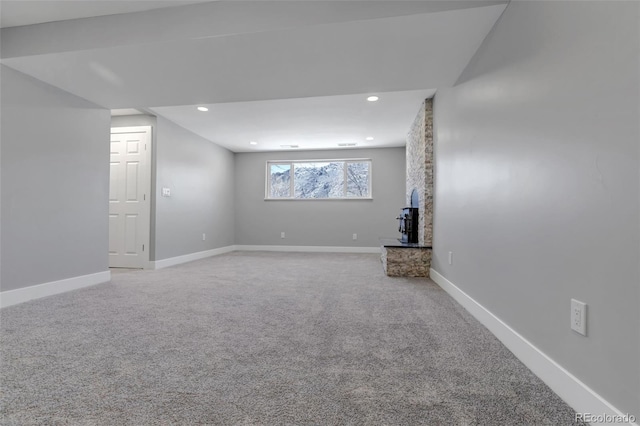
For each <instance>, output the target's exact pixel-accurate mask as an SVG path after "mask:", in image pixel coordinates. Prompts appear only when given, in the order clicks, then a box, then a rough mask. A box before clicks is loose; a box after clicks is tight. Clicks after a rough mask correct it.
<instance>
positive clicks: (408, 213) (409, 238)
mask: <svg viewBox="0 0 640 426" xmlns="http://www.w3.org/2000/svg"><path fill="white" fill-rule="evenodd" d="M396 219H398V231H400V234H401V236H400V238H399V239H400V242H401V243H405V244H418V208H417V207H405V208H403V209H402V211H401V213H400V216H398V217H397V218H396Z"/></svg>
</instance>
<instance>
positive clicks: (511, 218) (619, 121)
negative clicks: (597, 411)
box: [433, 1, 640, 417]
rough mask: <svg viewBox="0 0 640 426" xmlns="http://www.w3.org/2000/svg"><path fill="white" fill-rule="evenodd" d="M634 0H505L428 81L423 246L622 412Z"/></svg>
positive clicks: (633, 265)
mask: <svg viewBox="0 0 640 426" xmlns="http://www.w3.org/2000/svg"><path fill="white" fill-rule="evenodd" d="M638 7H639V6H638V3H636V2H626V3H624V2H539V1H533V2H528V1H515V2H511V3H510V5H509V6H508V7H507V9H506V11H505V13H504V15H503V16H502V18H501V19H500V20H499V21H498V23H497V25H496V27H495V28H494V30H493V31H492V33H491V34H490V35H489V36H488V38H487V39H486V40H485V42H484V44H483V46H482V47H481V48H480V50H479V51H478V53H477V54H476V56H475V57H474V59H473V60H472V61H471V63H470V65H469V66H468V68H467V69H466V70H465V72H464V73H463V75H462V77H461V79H460V81H459V82H458V84H457V85H456V86H455V87H454V88H452V89H447V90H440V91H438V93H437V95H436V100H435V128H436V147H435V149H436V162H435V164H436V178H435V185H436V186H435V218H434V224H435V225H434V226H435V235H434V244H435V250H434V253H433V268H434V269H435V270H437V271H438V272H440V273H441V274H443V275H444V276H445V277H446V278H447V279H449V280H450V281H452V282H453V283H454V284H456V285H457V286H459V287H460V288H461V289H462V290H463V291H465V292H466V293H467V294H469V295H470V296H471V297H473V298H474V299H475V300H477V301H478V302H479V303H481V304H482V305H484V306H485V307H486V308H488V309H489V310H490V311H491V312H493V313H494V314H495V315H496V316H498V317H499V318H500V319H501V320H503V321H504V322H506V323H507V324H508V325H509V326H511V327H512V328H513V329H514V330H515V331H517V332H518V333H520V334H521V335H522V336H524V337H525V338H526V339H528V340H529V341H530V342H532V343H533V344H534V345H535V346H537V347H538V348H539V349H541V350H542V351H543V352H544V353H546V354H547V355H549V356H550V357H551V358H552V359H554V360H555V361H556V362H558V363H559V364H560V365H562V366H563V367H564V368H566V369H567V370H568V371H569V372H571V373H572V374H574V375H575V376H576V377H578V378H579V379H580V380H581V381H583V382H584V383H585V384H586V385H588V386H589V387H591V388H592V389H594V390H595V391H596V392H597V393H599V394H600V395H601V396H603V397H604V398H605V399H607V400H608V401H609V402H611V403H613V404H614V405H615V406H616V407H617V408H619V409H620V410H622V411H623V412H629V413H632V414H634V415H635V416H636V417H640V371H639V370H640V361H639V360H640V341H639V329H640V327H639V326H640V318H639V316H638V305H639V304H638V302H639V298H640V296H639V282H640V276H639V275H640V274H639V270H638V264H639V259H640V253H639V242H640V232H639V229H638V227H639V224H640V217H639V213H638V201H639V200H638V197H639V194H640V190H639V169H640V167H639V164H638V155H639V150H638V143H639V142H638V141H639V140H640V134H639V128H638V117H639V102H638V100H639V94H640V90H639V80H638V76H639V75H640V73H639V70H638V59H639V56H638V43H639V37H638V36H639V28H638V25H639V23H638V16H639V14H638ZM449 251H453V253H454V256H453V259H454V261H453V264H452V265H449V264H448V261H447V253H448V252H449ZM571 298H576V299H578V300H581V301H584V302H586V303H587V304H588V316H589V318H588V323H587V329H588V337H583V336H580V335H578V334H576V333H575V332H573V331H571V330H570V328H569V307H570V299H571Z"/></svg>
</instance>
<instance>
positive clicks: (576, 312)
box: [571, 299, 587, 336]
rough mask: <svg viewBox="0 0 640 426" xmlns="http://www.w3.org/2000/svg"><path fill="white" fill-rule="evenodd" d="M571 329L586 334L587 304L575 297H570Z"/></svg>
mask: <svg viewBox="0 0 640 426" xmlns="http://www.w3.org/2000/svg"><path fill="white" fill-rule="evenodd" d="M571 329H572V330H573V331H575V332H576V333H579V334H582V335H583V336H586V335H587V304H586V303H584V302H580V301H578V300H576V299H571Z"/></svg>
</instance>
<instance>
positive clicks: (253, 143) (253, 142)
mask: <svg viewBox="0 0 640 426" xmlns="http://www.w3.org/2000/svg"><path fill="white" fill-rule="evenodd" d="M249 145H258V142H256V141H251V142H249Z"/></svg>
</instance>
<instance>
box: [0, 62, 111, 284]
mask: <svg viewBox="0 0 640 426" xmlns="http://www.w3.org/2000/svg"><path fill="white" fill-rule="evenodd" d="M1 90H2V105H1V113H2V114H1V115H2V122H1V134H0V138H1V141H2V146H1V149H2V157H1V161H2V164H1V174H2V177H1V182H2V207H1V209H2V216H1V217H2V237H1V246H2V248H1V251H2V267H1V272H2V277H1V281H2V287H1V289H2V291H7V290H14V289H17V288H22V287H28V286H31V285H36V284H42V283H46V282H51V281H56V280H61V279H65V278H71V277H76V276H81V275H87V274H93V273H97V272H103V271H107V270H108V259H107V253H108V212H109V210H108V197H109V192H108V189H109V136H108V135H109V125H110V124H109V123H110V117H109V115H110V114H109V111H108V110H106V109H102V108H100V107H98V106H96V105H94V104H91V103H89V102H87V101H85V100H83V99H80V98H78V97H75V96H73V95H71V94H69V93H66V92H64V91H61V90H59V89H57V88H54V87H53V86H49V85H47V84H45V83H43V82H41V81H38V80H35V79H33V78H31V77H28V76H26V75H24V74H21V73H19V72H17V71H14V70H12V69H10V68H7V67H4V66H2V74H1Z"/></svg>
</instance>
